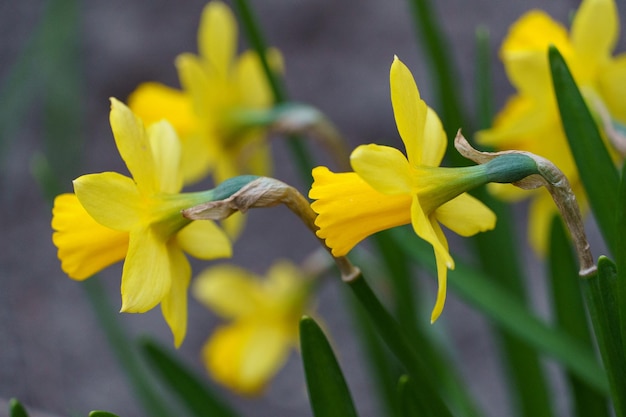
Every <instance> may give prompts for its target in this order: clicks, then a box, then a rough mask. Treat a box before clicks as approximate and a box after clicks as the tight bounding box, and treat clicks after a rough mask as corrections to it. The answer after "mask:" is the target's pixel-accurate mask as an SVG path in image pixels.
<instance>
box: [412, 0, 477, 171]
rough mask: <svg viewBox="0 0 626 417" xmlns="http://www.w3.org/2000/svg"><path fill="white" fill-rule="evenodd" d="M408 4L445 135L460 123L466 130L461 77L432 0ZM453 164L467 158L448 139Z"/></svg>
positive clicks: (455, 128) (452, 134)
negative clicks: (435, 94) (454, 63)
mask: <svg viewBox="0 0 626 417" xmlns="http://www.w3.org/2000/svg"><path fill="white" fill-rule="evenodd" d="M407 1H408V2H409V6H410V8H411V15H412V18H413V23H414V26H415V30H416V34H417V41H418V43H420V44H421V45H422V46H423V48H424V50H425V51H426V56H427V59H428V62H429V64H430V73H431V78H432V79H433V82H434V84H435V87H436V89H437V108H438V109H439V115H440V116H441V120H442V122H443V125H444V127H445V129H446V133H447V136H448V137H454V135H455V134H456V131H457V130H458V129H459V128H461V127H463V128H464V129H467V130H469V129H470V126H469V125H468V124H467V120H466V118H465V116H464V115H463V111H462V110H461V109H462V106H461V100H460V98H461V96H462V94H461V86H459V85H458V84H459V83H458V80H460V77H459V76H458V75H457V74H456V73H455V71H454V68H456V66H455V65H453V63H452V59H451V58H450V56H449V55H448V54H447V51H450V48H449V46H448V42H447V40H446V39H445V36H444V34H443V32H442V31H441V30H440V29H441V28H442V27H444V25H441V24H439V22H440V20H439V19H438V18H437V17H436V16H435V13H434V11H433V9H432V6H431V3H430V2H429V1H428V0H407ZM446 155H447V157H448V158H449V159H450V162H451V163H452V164H453V165H454V166H458V165H467V161H466V160H465V159H464V158H462V157H461V156H460V155H459V154H458V153H457V152H456V151H454V149H453V144H452V142H449V143H448V152H447V153H446Z"/></svg>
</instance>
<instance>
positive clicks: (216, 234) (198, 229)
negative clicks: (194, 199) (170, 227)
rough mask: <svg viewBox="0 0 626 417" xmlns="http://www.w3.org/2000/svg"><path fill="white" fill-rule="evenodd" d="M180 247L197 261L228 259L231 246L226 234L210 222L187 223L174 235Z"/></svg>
mask: <svg viewBox="0 0 626 417" xmlns="http://www.w3.org/2000/svg"><path fill="white" fill-rule="evenodd" d="M176 241H177V242H178V244H179V245H180V247H181V248H182V249H183V250H184V251H185V252H187V253H188V254H190V255H191V256H193V257H195V258H199V259H207V260H209V259H218V258H230V257H231V256H232V245H231V243H230V240H229V239H228V236H226V233H224V231H223V230H222V229H221V228H220V227H219V226H217V225H216V224H215V223H214V222H212V221H210V220H198V221H193V222H191V223H189V224H188V225H187V226H185V227H184V228H183V229H181V230H180V231H179V232H178V233H177V234H176Z"/></svg>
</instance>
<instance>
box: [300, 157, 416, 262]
mask: <svg viewBox="0 0 626 417" xmlns="http://www.w3.org/2000/svg"><path fill="white" fill-rule="evenodd" d="M313 179H314V182H313V185H312V186H311V190H310V191H309V197H310V198H312V199H314V200H317V201H314V202H313V203H312V204H311V208H312V209H313V210H314V211H315V212H316V213H318V216H317V219H316V220H315V224H316V225H317V226H318V227H319V230H318V231H317V236H319V237H320V238H321V239H325V241H326V245H327V246H328V247H329V248H331V249H332V253H333V255H335V256H342V255H345V254H347V253H348V252H349V251H350V250H351V249H352V248H353V247H354V246H355V245H356V244H357V243H359V242H360V241H361V240H363V239H365V238H366V237H367V236H370V235H371V234H373V233H376V232H379V231H381V230H386V229H389V228H392V227H395V226H400V225H403V224H408V223H410V221H411V218H410V207H411V196H409V195H405V194H401V195H385V194H381V193H379V192H378V191H376V190H375V189H373V188H372V187H370V186H369V185H368V184H367V183H366V182H365V181H364V180H363V179H362V178H361V177H359V176H358V175H357V174H356V173H353V172H350V173H341V174H336V173H333V172H331V171H329V170H328V168H326V167H317V168H315V169H314V170H313Z"/></svg>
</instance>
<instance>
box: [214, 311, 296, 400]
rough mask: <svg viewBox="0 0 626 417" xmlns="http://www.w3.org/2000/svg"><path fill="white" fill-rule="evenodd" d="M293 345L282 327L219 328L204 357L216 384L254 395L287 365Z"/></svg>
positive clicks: (237, 325) (252, 324) (238, 325)
mask: <svg viewBox="0 0 626 417" xmlns="http://www.w3.org/2000/svg"><path fill="white" fill-rule="evenodd" d="M292 343H293V342H292V341H291V340H290V339H289V338H288V337H287V335H286V334H285V333H284V331H282V330H281V328H279V327H276V326H267V325H264V324H263V323H262V322H255V321H253V322H249V323H248V322H238V323H235V324H233V325H230V326H224V327H220V328H218V329H217V330H216V331H215V333H214V334H213V335H212V336H211V339H210V340H209V341H208V343H207V344H206V345H205V347H204V349H203V352H202V353H203V358H204V361H205V364H206V366H207V368H208V370H209V372H210V373H211V375H212V376H213V378H215V380H217V381H218V382H220V383H222V384H224V385H225V386H227V387H229V388H231V389H232V390H234V391H236V392H239V393H242V394H247V395H254V394H258V393H260V391H261V390H262V389H263V387H264V386H265V385H266V384H267V382H268V381H269V380H270V379H271V378H272V376H274V375H275V374H276V372H278V370H279V369H280V368H281V367H282V365H283V364H284V363H285V361H286V360H287V356H288V353H289V348H290V347H291V344H292Z"/></svg>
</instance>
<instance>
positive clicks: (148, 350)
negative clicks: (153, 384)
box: [140, 339, 237, 417]
mask: <svg viewBox="0 0 626 417" xmlns="http://www.w3.org/2000/svg"><path fill="white" fill-rule="evenodd" d="M140 348H141V352H142V353H143V355H144V356H145V357H146V358H147V360H148V362H149V363H150V365H152V367H153V368H154V370H155V371H156V372H157V373H158V374H159V376H160V377H161V379H162V380H163V381H164V382H165V383H166V384H167V386H168V387H169V388H170V390H171V391H172V392H173V393H175V394H176V395H178V397H179V398H180V400H181V402H182V403H183V404H184V405H185V407H186V408H187V409H188V410H189V411H190V412H191V413H192V414H193V415H194V416H197V417H201V416H204V417H206V416H211V417H236V416H237V414H236V413H235V412H234V411H232V410H231V409H230V408H229V407H228V406H227V405H226V404H225V403H223V402H222V400H221V399H220V398H219V397H218V396H217V395H215V394H214V393H212V392H211V391H210V390H209V389H208V387H207V386H206V384H204V383H203V382H201V380H200V379H199V378H198V377H196V376H195V375H194V374H193V373H192V372H191V371H189V370H188V369H187V368H186V367H185V366H184V365H183V364H182V363H180V361H179V360H178V359H176V358H175V357H174V356H173V355H172V354H171V353H169V352H168V351H167V350H166V349H164V348H163V347H161V346H159V345H158V344H157V343H156V342H154V341H152V340H150V339H144V340H142V341H141V342H140Z"/></svg>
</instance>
